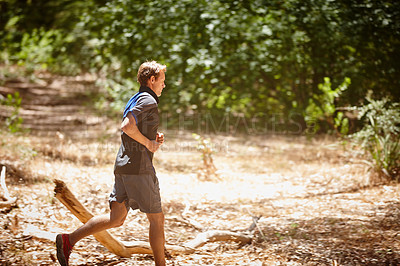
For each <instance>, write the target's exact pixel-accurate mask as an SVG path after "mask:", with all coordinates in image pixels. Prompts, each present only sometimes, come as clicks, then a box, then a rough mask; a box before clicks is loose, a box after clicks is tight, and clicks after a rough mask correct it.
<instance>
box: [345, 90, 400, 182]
mask: <svg viewBox="0 0 400 266" xmlns="http://www.w3.org/2000/svg"><path fill="white" fill-rule="evenodd" d="M367 101H368V103H367V104H366V105H364V106H361V107H358V108H356V110H358V112H359V113H358V117H359V119H362V121H363V122H364V126H363V128H362V129H361V130H360V131H359V132H357V133H355V134H353V135H351V136H350V139H352V140H353V141H355V142H356V143H358V144H360V145H361V147H362V148H363V150H364V151H365V153H366V154H367V155H368V159H369V161H370V162H371V163H372V164H373V165H374V169H375V170H376V171H377V172H378V173H381V174H384V175H385V176H387V177H389V178H391V179H396V180H397V181H398V178H399V177H400V103H397V102H396V103H393V102H390V101H389V100H388V99H387V98H384V99H382V100H373V99H372V98H371V97H370V96H368V97H367Z"/></svg>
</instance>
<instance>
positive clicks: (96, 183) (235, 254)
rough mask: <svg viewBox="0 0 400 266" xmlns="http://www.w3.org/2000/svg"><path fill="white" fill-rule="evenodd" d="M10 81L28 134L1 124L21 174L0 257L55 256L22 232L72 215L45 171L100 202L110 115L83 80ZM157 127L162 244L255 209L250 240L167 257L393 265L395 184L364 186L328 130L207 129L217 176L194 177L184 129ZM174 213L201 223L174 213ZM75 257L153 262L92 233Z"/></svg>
mask: <svg viewBox="0 0 400 266" xmlns="http://www.w3.org/2000/svg"><path fill="white" fill-rule="evenodd" d="M15 91H19V92H20V94H21V97H22V99H23V101H22V109H21V116H22V117H23V118H24V127H26V128H29V129H30V132H29V133H23V134H10V133H8V132H7V131H4V130H3V131H0V133H1V135H0V138H1V139H2V141H1V142H0V144H1V149H0V161H7V162H9V163H12V164H13V165H17V166H18V167H19V169H21V173H20V175H21V176H19V177H16V176H15V174H12V173H11V172H10V173H9V174H8V175H7V182H8V184H9V189H10V193H11V194H12V195H16V196H18V197H19V199H18V208H13V209H10V210H2V213H1V214H0V215H1V216H0V217H1V218H0V227H1V228H2V229H4V230H0V235H1V238H0V264H4V265H55V262H54V260H55V250H54V246H53V243H51V242H48V241H43V240H39V239H36V238H32V237H31V236H29V235H27V234H26V233H24V230H26V228H27V227H29V226H31V227H32V226H35V227H37V228H39V229H40V230H44V231H47V232H52V233H56V232H69V231H71V230H73V229H74V228H76V227H77V226H79V225H80V222H79V221H78V220H77V219H76V218H75V217H73V216H72V215H71V214H70V213H69V212H68V211H67V210H66V208H65V207H64V206H63V205H61V204H60V203H59V202H58V201H57V199H55V198H54V196H53V188H54V185H53V183H52V182H51V179H52V178H59V179H62V180H64V181H65V182H66V183H67V185H68V186H69V187H70V188H71V190H72V191H73V192H74V193H75V194H76V195H77V197H78V198H79V199H80V200H81V201H82V203H83V204H84V205H85V206H86V207H87V208H88V209H89V210H91V211H92V212H93V213H94V214H103V213H106V212H107V210H108V204H107V198H108V194H109V192H110V188H111V186H112V183H113V180H112V176H113V175H112V169H113V160H114V156H115V153H116V150H117V149H118V145H119V137H118V122H115V121H112V120H110V119H108V118H106V117H105V116H100V115H98V112H97V111H95V110H94V108H93V107H92V106H91V105H92V104H88V102H90V101H88V100H89V99H90V97H91V96H92V95H93V94H94V93H96V89H95V88H94V86H93V80H90V79H88V78H82V77H78V78H77V77H56V76H51V75H48V74H43V75H42V76H39V79H37V80H36V82H27V81H26V80H23V79H18V80H10V81H8V82H6V83H4V84H3V85H2V86H1V87H0V93H1V94H3V95H4V94H6V93H13V92H15ZM161 104H162V102H161ZM1 110H3V109H1ZM5 114H6V113H5V111H4V112H2V113H0V116H3V117H4V116H5ZM57 132H58V133H57ZM165 133H166V143H165V145H164V147H163V149H162V150H160V151H159V152H157V154H156V155H155V166H156V169H157V174H158V177H159V180H160V187H161V194H162V199H163V208H164V212H165V215H166V241H167V243H169V244H179V243H183V242H185V241H187V240H189V239H192V238H194V236H196V235H197V234H198V233H199V232H201V230H207V229H230V230H242V229H246V228H248V226H249V225H250V224H251V223H252V216H261V218H260V219H259V221H258V227H257V228H256V229H255V230H254V231H253V236H254V241H253V243H252V244H250V245H246V246H240V245H238V244H235V243H226V242H218V243H212V244H207V245H205V246H204V247H202V248H201V249H200V250H199V251H198V252H196V253H195V254H192V255H185V256H184V255H182V256H177V257H175V258H174V261H173V262H174V263H175V265H399V264H400V255H399V252H400V234H399V233H398V232H399V231H400V222H399V221H400V200H399V198H400V197H399V196H400V192H399V190H400V187H399V185H397V184H388V185H382V186H377V187H370V188H362V186H363V185H364V184H366V182H367V179H368V175H369V174H368V172H367V171H366V168H365V165H363V164H361V163H360V162H359V158H357V157H356V156H355V155H354V151H352V150H347V149H346V148H344V147H343V146H342V145H340V144H339V143H338V142H337V141H336V140H334V139H330V138H321V139H314V140H312V141H307V140H306V139H304V138H302V137H294V136H264V137H263V138H262V139H260V137H259V136H222V135H221V136H217V135H211V136H210V137H211V139H212V141H213V142H214V143H215V144H216V145H217V146H219V147H224V148H223V149H220V150H219V151H217V152H216V153H215V154H214V162H215V165H216V167H217V169H218V173H219V176H220V177H221V180H219V181H210V182H205V181H201V180H199V179H198V178H197V169H198V168H199V166H201V155H200V153H199V152H198V151H197V150H196V148H195V147H196V141H195V140H193V138H192V137H191V132H173V131H167V132H165ZM181 216H183V217H185V218H191V219H193V220H194V221H196V222H197V223H199V224H201V227H202V228H203V229H196V228H195V227H193V226H190V225H188V224H185V223H182V222H179V220H177V219H174V217H181ZM147 228H148V223H147V221H146V217H145V216H144V215H143V214H141V213H139V212H136V211H135V212H132V211H131V212H130V213H129V215H128V218H127V221H126V223H125V224H124V226H123V227H121V228H117V229H113V230H111V232H112V233H113V234H114V235H116V236H118V237H119V238H120V239H122V240H127V241H129V240H147ZM169 263H170V264H172V261H169ZM71 265H153V262H152V258H151V256H147V255H137V256H133V257H132V258H130V259H121V258H118V257H117V256H115V255H113V254H111V253H110V252H108V251H107V250H105V249H104V248H103V247H102V246H101V245H100V244H98V243H97V242H96V241H95V240H94V238H92V237H89V238H86V239H84V240H83V241H81V242H79V243H78V245H77V246H76V247H75V249H74V252H73V253H72V256H71Z"/></svg>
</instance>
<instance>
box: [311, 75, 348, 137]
mask: <svg viewBox="0 0 400 266" xmlns="http://www.w3.org/2000/svg"><path fill="white" fill-rule="evenodd" d="M350 83H351V82H350V79H349V78H345V80H344V82H343V83H342V84H341V85H339V86H338V87H337V88H336V89H332V88H331V87H332V84H331V82H330V79H329V78H327V77H325V78H324V83H323V84H319V85H318V89H319V90H320V94H314V95H313V98H311V99H309V103H308V106H307V108H306V110H305V116H304V117H305V121H306V123H307V126H308V127H309V128H313V130H314V133H315V132H317V131H319V130H320V128H321V126H324V123H327V124H328V126H329V127H330V128H331V129H334V130H335V131H336V132H337V133H340V134H343V135H345V134H347V133H348V130H349V121H348V119H347V118H345V117H344V116H343V113H342V112H337V110H336V105H335V101H336V102H337V99H338V98H339V96H340V95H341V94H342V93H343V92H344V91H345V90H347V88H348V87H349V85H350Z"/></svg>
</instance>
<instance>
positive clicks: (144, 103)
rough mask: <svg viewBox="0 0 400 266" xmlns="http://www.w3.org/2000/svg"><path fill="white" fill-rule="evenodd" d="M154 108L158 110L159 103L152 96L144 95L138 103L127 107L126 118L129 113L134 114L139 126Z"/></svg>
mask: <svg viewBox="0 0 400 266" xmlns="http://www.w3.org/2000/svg"><path fill="white" fill-rule="evenodd" d="M153 108H157V102H156V101H155V100H154V99H153V98H152V97H151V96H150V95H148V96H145V95H144V96H143V97H140V98H139V99H138V100H137V101H136V102H132V103H130V106H127V108H126V109H125V112H124V118H125V117H126V116H127V115H128V113H132V115H133V117H134V118H135V120H136V124H139V123H141V122H142V121H143V119H144V118H145V117H146V116H147V115H148V114H149V113H150V110H151V109H153Z"/></svg>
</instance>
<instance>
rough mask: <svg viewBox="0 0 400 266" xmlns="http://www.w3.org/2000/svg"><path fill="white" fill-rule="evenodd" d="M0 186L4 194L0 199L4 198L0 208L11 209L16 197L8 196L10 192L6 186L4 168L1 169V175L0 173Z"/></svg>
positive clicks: (0, 202)
mask: <svg viewBox="0 0 400 266" xmlns="http://www.w3.org/2000/svg"><path fill="white" fill-rule="evenodd" d="M0 185H1V188H2V189H3V191H4V194H3V196H2V198H4V200H3V201H0V208H4V207H11V206H12V205H14V204H15V202H17V198H16V197H14V198H13V197H11V196H10V192H9V191H8V189H7V186H6V167H5V166H3V167H2V168H1V173H0Z"/></svg>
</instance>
